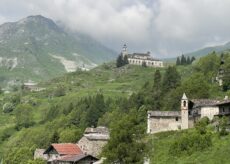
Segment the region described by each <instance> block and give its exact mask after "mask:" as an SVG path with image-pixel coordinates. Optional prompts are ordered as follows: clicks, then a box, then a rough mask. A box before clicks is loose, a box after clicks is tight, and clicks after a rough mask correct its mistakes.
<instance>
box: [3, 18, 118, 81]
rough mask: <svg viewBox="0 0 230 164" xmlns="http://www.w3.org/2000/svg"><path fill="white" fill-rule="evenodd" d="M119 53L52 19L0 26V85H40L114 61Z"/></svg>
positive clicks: (33, 19)
mask: <svg viewBox="0 0 230 164" xmlns="http://www.w3.org/2000/svg"><path fill="white" fill-rule="evenodd" d="M116 55H117V54H116V52H114V51H113V50H110V49H109V48H107V47H105V46H103V45H102V44H100V43H99V42H97V41H95V40H94V39H92V38H90V37H89V36H87V35H84V34H81V33H70V32H69V31H67V30H65V29H64V28H62V27H60V26H58V25H57V24H56V23H55V22H54V21H52V20H51V19H48V18H45V17H43V16H41V15H37V16H29V17H27V18H24V19H22V20H20V21H18V22H11V23H5V24H3V25H1V26H0V83H2V82H8V81H9V80H11V81H13V82H15V81H17V80H23V81H26V80H29V79H30V80H34V81H41V80H44V79H50V78H52V77H55V76H58V75H60V74H63V73H65V72H72V71H75V70H76V69H77V68H84V69H90V68H93V67H95V66H96V65H98V64H101V63H103V62H106V61H110V60H113V59H114V58H115V56H116Z"/></svg>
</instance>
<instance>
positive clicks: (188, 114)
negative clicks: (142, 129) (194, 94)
mask: <svg viewBox="0 0 230 164" xmlns="http://www.w3.org/2000/svg"><path fill="white" fill-rule="evenodd" d="M215 116H218V117H222V116H228V117H229V116H230V99H228V98H227V97H226V98H225V99H224V100H211V99H193V100H189V99H188V98H187V96H186V95H185V94H183V97H182V99H181V111H148V117H147V133H157V132H161V131H168V130H178V129H188V128H192V127H193V126H194V123H196V122H197V121H198V120H199V119H200V118H203V117H208V118H209V119H210V120H212V119H213V118H214V117H215Z"/></svg>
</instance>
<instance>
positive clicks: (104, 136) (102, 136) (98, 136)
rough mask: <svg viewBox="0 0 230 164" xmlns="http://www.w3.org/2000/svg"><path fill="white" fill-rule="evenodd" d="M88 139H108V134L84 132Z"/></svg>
mask: <svg viewBox="0 0 230 164" xmlns="http://www.w3.org/2000/svg"><path fill="white" fill-rule="evenodd" d="M84 136H85V137H86V138H87V139H88V140H102V141H107V140H109V134H84Z"/></svg>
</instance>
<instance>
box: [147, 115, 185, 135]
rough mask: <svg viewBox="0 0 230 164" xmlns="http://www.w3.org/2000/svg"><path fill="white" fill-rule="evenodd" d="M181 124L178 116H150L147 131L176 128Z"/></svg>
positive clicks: (154, 131) (153, 131) (155, 131)
mask: <svg viewBox="0 0 230 164" xmlns="http://www.w3.org/2000/svg"><path fill="white" fill-rule="evenodd" d="M180 126H181V118H180V117H150V118H148V128H149V129H148V130H147V131H148V133H157V132H161V131H169V130H178V129H180Z"/></svg>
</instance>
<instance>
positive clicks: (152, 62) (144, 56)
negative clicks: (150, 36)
mask: <svg viewBox="0 0 230 164" xmlns="http://www.w3.org/2000/svg"><path fill="white" fill-rule="evenodd" d="M121 54H122V56H123V58H124V57H125V56H127V58H128V62H129V64H132V65H143V64H145V65H146V66H147V67H163V61H161V60H158V59H155V58H153V57H151V55H150V52H147V53H133V54H129V53H128V51H127V46H126V44H124V46H123V49H122V52H121Z"/></svg>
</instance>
